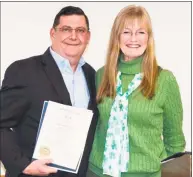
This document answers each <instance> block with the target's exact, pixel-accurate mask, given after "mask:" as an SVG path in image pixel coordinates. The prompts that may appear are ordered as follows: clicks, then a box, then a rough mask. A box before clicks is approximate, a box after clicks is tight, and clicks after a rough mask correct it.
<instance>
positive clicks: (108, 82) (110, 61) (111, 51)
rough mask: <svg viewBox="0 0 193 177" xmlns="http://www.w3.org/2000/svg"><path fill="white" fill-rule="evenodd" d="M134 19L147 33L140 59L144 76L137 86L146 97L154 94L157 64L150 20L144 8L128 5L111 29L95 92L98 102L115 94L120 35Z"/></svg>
mask: <svg viewBox="0 0 193 177" xmlns="http://www.w3.org/2000/svg"><path fill="white" fill-rule="evenodd" d="M135 19H137V20H138V21H139V22H140V24H143V25H144V26H145V28H146V30H147V33H148V43H147V48H146V50H145V52H144V54H143V61H142V72H143V75H144V76H143V79H142V82H141V84H140V87H139V88H140V90H141V91H142V94H143V95H144V96H145V97H147V98H151V97H153V95H154V92H155V83H156V78H157V75H158V66H157V62H156V57H155V47H154V39H153V32H152V25H151V20H150V17H149V15H148V13H147V11H146V10H145V8H143V7H141V6H135V5H130V6H127V7H125V8H124V9H122V10H121V11H120V12H119V14H118V15H117V17H116V18H115V21H114V24H113V27H112V29H111V35H110V40H109V46H108V50H107V56H106V64H105V67H104V74H103V78H102V82H101V84H100V87H99V89H98V93H97V101H98V102H100V101H102V99H103V98H104V97H111V98H114V97H115V96H116V75H117V64H118V58H119V55H120V54H121V50H120V35H121V33H122V31H123V29H124V28H125V26H126V25H127V24H128V23H130V22H132V21H134V20H135Z"/></svg>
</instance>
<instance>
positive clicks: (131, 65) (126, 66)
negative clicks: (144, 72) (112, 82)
mask: <svg viewBox="0 0 193 177" xmlns="http://www.w3.org/2000/svg"><path fill="white" fill-rule="evenodd" d="M142 61H143V57H142V56H140V57H137V58H135V59H133V60H131V61H125V60H124V59H123V55H121V56H120V57H119V64H118V70H119V71H121V72H122V73H124V74H137V73H140V72H141V66H142Z"/></svg>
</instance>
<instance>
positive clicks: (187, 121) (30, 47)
mask: <svg viewBox="0 0 193 177" xmlns="http://www.w3.org/2000/svg"><path fill="white" fill-rule="evenodd" d="M131 4H136V5H141V6H144V7H145V8H146V9H147V11H148V12H149V14H150V16H151V19H152V24H153V31H154V37H155V43H156V54H157V60H158V63H159V65H160V66H162V67H163V68H167V69H169V70H171V71H172V72H173V73H174V75H175V76H176V78H177V81H178V83H179V86H180V91H181V95H182V102H183V108H184V122H183V129H184V134H185V137H186V142H187V145H186V150H189V151H190V150H191V3H190V2H2V4H1V78H0V79H1V82H2V79H3V77H4V72H5V70H6V68H7V67H8V66H9V65H10V64H11V63H12V62H13V61H15V60H19V59H23V58H26V57H29V56H32V55H39V54H42V53H43V52H44V51H45V50H46V49H47V47H48V46H49V45H50V38H49V30H50V28H51V26H52V23H53V20H54V17H55V15H56V14H57V13H58V11H59V10H60V9H61V8H62V7H64V6H67V5H73V6H79V7H81V8H82V9H83V10H84V11H85V13H86V14H87V15H88V17H89V20H90V28H91V41H90V44H89V46H88V49H87V50H86V52H85V54H84V57H85V60H86V61H87V62H88V63H90V64H91V65H92V66H93V67H94V68H95V69H96V70H97V69H98V68H99V67H101V66H102V65H103V64H104V61H105V55H106V49H107V44H108V39H109V35H110V30H111V27H112V23H113V20H114V18H115V16H116V15H117V13H118V12H119V11H120V10H121V9H122V8H123V7H125V6H127V5H131Z"/></svg>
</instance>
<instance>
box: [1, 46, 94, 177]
mask: <svg viewBox="0 0 193 177" xmlns="http://www.w3.org/2000/svg"><path fill="white" fill-rule="evenodd" d="M82 69H83V72H84V74H85V78H86V81H87V85H88V89H89V93H90V101H89V105H88V109H90V110H93V111H94V116H93V119H92V122H91V126H90V129H89V133H88V137H87V142H86V146H85V150H84V154H83V158H82V161H81V164H80V168H79V172H78V175H74V174H70V173H66V172H61V171H58V173H57V174H56V175H51V176H57V177H71V176H73V177H74V176H76V177H84V176H85V173H86V170H87V165H88V158H89V153H90V150H91V146H92V142H93V137H94V132H95V127H96V121H97V106H96V90H95V70H94V69H93V68H92V67H91V66H90V65H89V64H87V63H85V64H84V65H83V66H82ZM0 97H1V103H0V110H1V118H0V133H1V144H0V149H1V153H0V160H1V161H2V162H3V164H4V166H5V168H6V170H7V171H6V176H9V177H18V176H23V177H24V176H27V175H23V174H21V172H22V171H23V170H24V169H25V168H26V167H27V166H28V165H29V164H30V163H31V160H32V155H33V151H34V146H35V140H36V135H37V130H38V125H39V120H40V116H41V110H42V106H43V102H44V101H45V100H51V101H55V102H58V103H62V104H65V105H71V101H70V96H69V93H68V90H67V87H66V85H65V83H64V81H63V78H62V75H61V73H60V71H59V69H58V67H57V65H56V63H55V61H54V59H53V58H52V55H51V54H50V51H49V49H47V51H46V52H45V53H44V54H43V55H40V56H33V57H31V58H28V59H24V60H19V61H16V62H14V63H13V64H11V65H10V66H9V67H8V69H7V70H6V72H5V77H4V80H3V83H2V88H1V91H0ZM10 128H12V129H10ZM61 137H62V135H61ZM64 141H65V140H64Z"/></svg>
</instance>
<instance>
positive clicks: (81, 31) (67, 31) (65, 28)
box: [55, 26, 88, 36]
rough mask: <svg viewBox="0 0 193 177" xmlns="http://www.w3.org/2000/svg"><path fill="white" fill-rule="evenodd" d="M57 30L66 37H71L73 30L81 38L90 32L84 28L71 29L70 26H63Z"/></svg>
mask: <svg viewBox="0 0 193 177" xmlns="http://www.w3.org/2000/svg"><path fill="white" fill-rule="evenodd" d="M55 29H56V30H59V31H60V32H62V33H63V34H65V35H71V34H72V31H73V30H74V31H75V33H76V34H77V35H79V36H84V35H85V34H86V33H87V32H88V30H87V29H86V28H84V27H78V28H71V27H70V26H63V27H61V28H55Z"/></svg>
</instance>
